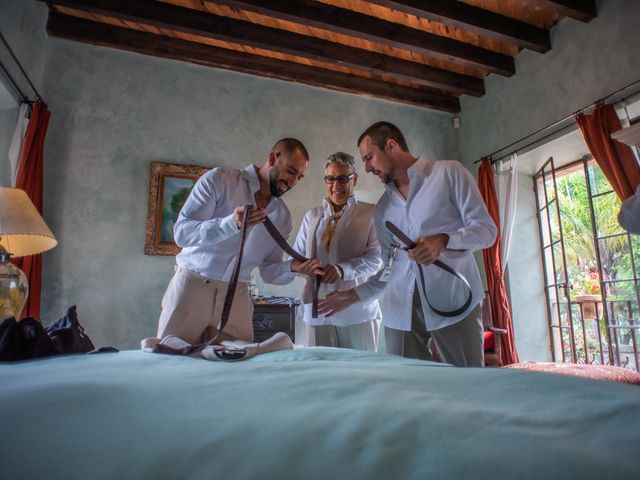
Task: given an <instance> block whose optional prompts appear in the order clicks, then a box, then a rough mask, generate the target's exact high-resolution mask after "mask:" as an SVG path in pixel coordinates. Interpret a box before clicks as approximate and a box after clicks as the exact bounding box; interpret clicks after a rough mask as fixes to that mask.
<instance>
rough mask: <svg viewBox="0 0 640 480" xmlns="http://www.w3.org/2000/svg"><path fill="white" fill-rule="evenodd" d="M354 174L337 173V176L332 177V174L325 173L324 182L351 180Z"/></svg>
mask: <svg viewBox="0 0 640 480" xmlns="http://www.w3.org/2000/svg"><path fill="white" fill-rule="evenodd" d="M354 175H355V173H352V174H351V175H338V176H337V177H334V176H333V175H325V177H324V183H327V184H332V183H333V182H338V183H347V182H348V181H349V180H351V179H352V178H353V177H354Z"/></svg>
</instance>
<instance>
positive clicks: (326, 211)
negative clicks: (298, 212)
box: [322, 195, 356, 217]
mask: <svg viewBox="0 0 640 480" xmlns="http://www.w3.org/2000/svg"><path fill="white" fill-rule="evenodd" d="M355 204H356V196H355V195H351V196H350V197H349V199H348V200H347V204H346V206H345V207H344V209H345V211H346V210H348V209H349V208H351V207H352V206H354V205H355ZM322 213H323V215H324V216H325V217H327V216H329V217H330V216H331V202H329V200H328V199H327V197H325V198H323V199H322Z"/></svg>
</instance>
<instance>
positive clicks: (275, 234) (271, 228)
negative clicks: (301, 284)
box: [263, 217, 322, 318]
mask: <svg viewBox="0 0 640 480" xmlns="http://www.w3.org/2000/svg"><path fill="white" fill-rule="evenodd" d="M263 225H264V228H266V229H267V232H269V234H270V235H271V237H272V238H273V240H274V241H275V242H276V243H277V244H278V246H279V247H280V248H281V249H282V250H284V251H285V252H287V253H288V254H289V255H290V256H291V258H294V259H296V260H298V261H299V262H306V261H307V260H309V259H308V258H307V257H305V256H304V255H301V254H299V253H298V252H296V251H295V250H294V249H293V248H292V247H291V245H289V244H288V243H287V241H286V240H285V238H284V237H283V236H282V234H281V233H280V232H279V231H278V229H277V228H276V226H275V225H274V224H273V223H271V220H269V217H266V218H265V219H264V222H263ZM321 279H322V277H321V276H320V275H316V278H315V280H314V284H313V301H312V303H311V316H312V317H313V318H318V293H319V292H320V280H321Z"/></svg>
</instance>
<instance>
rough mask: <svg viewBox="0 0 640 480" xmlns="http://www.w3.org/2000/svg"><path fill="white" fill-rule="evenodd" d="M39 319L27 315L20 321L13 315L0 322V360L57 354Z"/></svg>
mask: <svg viewBox="0 0 640 480" xmlns="http://www.w3.org/2000/svg"><path fill="white" fill-rule="evenodd" d="M59 354H60V351H59V350H58V348H57V347H56V346H55V345H54V344H53V342H52V341H51V339H50V338H49V335H47V332H45V330H44V327H43V326H42V324H41V323H40V321H39V320H36V319H35V318H31V317H27V318H24V319H23V320H21V321H20V322H18V321H16V319H15V318H14V317H10V318H7V319H6V320H3V321H2V323H0V362H14V361H18V360H29V359H32V358H42V357H50V356H52V355H59Z"/></svg>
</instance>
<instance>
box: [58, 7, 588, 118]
mask: <svg viewBox="0 0 640 480" xmlns="http://www.w3.org/2000/svg"><path fill="white" fill-rule="evenodd" d="M47 4H48V5H49V21H48V24H47V30H48V32H49V34H50V35H53V36H56V37H61V38H66V39H70V40H75V41H80V42H86V43H90V44H94V45H102V46H108V47H112V48H118V49H123V50H129V51H134V52H138V53H142V54H146V55H153V56H158V57H165V58H171V59H177V60H182V61H187V62H193V63H197V64H201V65H207V66H211V67H216V68H224V69H229V70H234V71H238V72H243V73H249V74H252V75H259V76H263V77H269V78H277V79H281V80H286V81H291V82H298V83H303V84H307V85H313V86H318V87H323V88H328V89H332V90H338V91H342V92H348V93H353V94H357V95H366V96H372V97H378V98H384V99H387V100H391V101H394V102H401V103H407V104H412V105H417V106H420V107H424V108H429V109H434V110H440V111H444V112H451V113H456V112H458V111H459V110H460V103H459V97H460V95H462V94H466V95H472V96H476V97H479V96H482V95H483V94H484V93H485V90H484V78H485V77H486V76H487V75H491V74H492V75H502V76H507V77H509V76H511V75H513V74H515V73H516V72H515V62H514V57H515V56H516V55H517V54H518V52H520V51H521V50H522V49H527V50H533V51H535V52H538V53H539V54H541V55H542V54H544V53H545V52H547V51H549V50H550V49H551V40H550V35H549V29H550V28H552V27H553V26H554V25H555V24H556V23H557V22H558V21H559V20H561V19H563V18H565V17H570V18H573V19H575V20H578V21H581V22H589V21H590V20H592V19H593V18H595V16H596V15H597V12H596V7H595V0H461V1H456V0H403V1H392V0H369V1H353V0H321V1H313V0H288V1H282V0H215V1H214V0H163V1H158V0H135V1H131V0H48V1H47Z"/></svg>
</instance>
